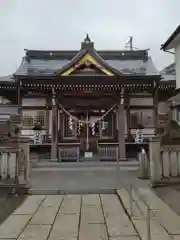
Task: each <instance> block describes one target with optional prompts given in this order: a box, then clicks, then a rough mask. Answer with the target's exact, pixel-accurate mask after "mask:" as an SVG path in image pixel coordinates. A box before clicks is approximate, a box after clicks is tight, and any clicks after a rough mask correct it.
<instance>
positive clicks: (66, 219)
mask: <svg viewBox="0 0 180 240" xmlns="http://www.w3.org/2000/svg"><path fill="white" fill-rule="evenodd" d="M141 192H143V194H144V196H145V197H150V198H149V201H152V204H151V207H152V208H153V207H154V209H152V212H153V214H154V219H156V220H157V221H155V220H154V219H152V220H151V234H152V239H153V240H156V239H157V240H161V239H163V240H170V239H171V240H172V239H174V240H180V234H179V229H180V226H179V224H180V221H179V218H177V214H176V213H174V212H173V211H172V210H171V209H170V208H169V207H168V206H167V205H166V204H164V203H163V202H162V209H161V205H160V203H161V200H160V199H159V198H158V197H157V202H156V196H155V195H154V193H153V192H151V191H150V190H149V189H148V190H145V189H141ZM118 194H119V196H120V197H121V200H122V202H123V204H124V205H125V207H126V208H127V211H129V210H128V209H129V208H130V205H129V204H130V201H129V199H128V193H127V192H126V190H125V189H122V190H120V191H118ZM146 194H147V195H146ZM141 204H142V202H140V205H141ZM142 207H144V206H142ZM27 208H28V209H27ZM28 213H29V214H28ZM132 222H133V224H134V225H135V227H136V229H137V230H138V233H139V234H140V236H141V237H142V239H143V240H144V239H146V221H145V220H144V219H142V218H135V217H133V218H132V219H131V220H130V219H129V217H128V216H127V215H126V213H125V211H124V208H123V206H122V205H121V202H120V201H119V198H118V196H117V195H115V194H100V195H99V194H90V195H53V196H50V195H49V196H44V195H43V196H29V197H27V199H26V200H25V202H24V203H23V204H22V205H21V206H20V207H19V208H18V209H17V210H16V211H15V212H14V213H13V214H12V215H11V216H10V217H9V218H8V219H7V220H6V221H5V222H4V223H3V224H2V225H0V240H3V239H9V240H11V239H16V240H23V239H24V240H27V239H28V240H30V239H31V240H37V239H40V240H44V239H48V240H77V239H79V240H84V239H88V240H91V239H92V240H99V239H104V240H138V239H139V238H138V234H137V232H136V230H135V229H134V227H133V224H132ZM165 229H166V230H165ZM167 231H168V232H169V233H173V234H174V235H171V237H170V234H168V232H167ZM178 234H179V235H178ZM108 236H109V238H108Z"/></svg>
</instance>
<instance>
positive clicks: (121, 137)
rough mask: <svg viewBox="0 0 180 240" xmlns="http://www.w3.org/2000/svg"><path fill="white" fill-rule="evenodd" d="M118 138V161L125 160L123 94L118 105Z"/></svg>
mask: <svg viewBox="0 0 180 240" xmlns="http://www.w3.org/2000/svg"><path fill="white" fill-rule="evenodd" d="M118 140H119V151H118V152H119V157H118V160H119V161H123V160H126V146H125V114H124V95H123V94H121V98H120V102H119V105H118Z"/></svg>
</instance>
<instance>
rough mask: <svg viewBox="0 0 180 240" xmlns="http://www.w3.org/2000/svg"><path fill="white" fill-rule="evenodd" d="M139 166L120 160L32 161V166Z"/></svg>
mask: <svg viewBox="0 0 180 240" xmlns="http://www.w3.org/2000/svg"><path fill="white" fill-rule="evenodd" d="M116 166H120V167H136V168H138V167H139V162H138V161H121V162H98V161H93V162H91V161H88V162H75V163H72V162H71V163H70V162H66V163H65V162H51V161H43V160H42V161H41V162H37V163H33V168H84V167H116Z"/></svg>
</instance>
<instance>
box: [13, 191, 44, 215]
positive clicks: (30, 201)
mask: <svg viewBox="0 0 180 240" xmlns="http://www.w3.org/2000/svg"><path fill="white" fill-rule="evenodd" d="M44 199H45V196H28V197H27V199H26V200H25V201H24V203H23V204H22V205H21V206H20V207H19V208H17V209H16V210H15V211H14V213H13V214H27V215H33V214H34V213H35V211H36V210H37V208H38V207H39V206H40V204H41V203H42V201H43V200H44Z"/></svg>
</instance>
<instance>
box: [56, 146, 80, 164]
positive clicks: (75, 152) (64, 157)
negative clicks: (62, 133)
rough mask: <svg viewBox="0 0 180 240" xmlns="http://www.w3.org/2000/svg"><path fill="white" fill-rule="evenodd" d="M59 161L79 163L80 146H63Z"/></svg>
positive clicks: (60, 150) (60, 149)
mask: <svg viewBox="0 0 180 240" xmlns="http://www.w3.org/2000/svg"><path fill="white" fill-rule="evenodd" d="M59 161H60V162H64V161H67V162H68V161H70V162H71V161H73V162H76V161H79V146H71V147H68V146H61V147H59Z"/></svg>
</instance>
